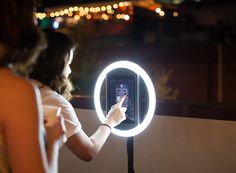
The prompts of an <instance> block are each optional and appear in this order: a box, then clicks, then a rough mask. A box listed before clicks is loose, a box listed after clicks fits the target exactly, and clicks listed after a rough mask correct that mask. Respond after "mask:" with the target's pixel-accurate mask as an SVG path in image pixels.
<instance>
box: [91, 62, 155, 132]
mask: <svg viewBox="0 0 236 173" xmlns="http://www.w3.org/2000/svg"><path fill="white" fill-rule="evenodd" d="M118 68H125V69H129V70H131V71H133V72H134V73H136V74H137V75H139V76H140V77H141V78H142V79H143V81H144V83H145V85H146V87H147V90H148V97H149V106H148V111H147V114H146V116H145V118H144V120H143V121H142V123H141V124H139V125H137V126H136V127H134V128H132V129H129V130H119V129H116V128H113V129H112V133H113V134H116V135H118V136H123V137H130V136H135V135H137V134H139V133H141V132H142V131H143V130H144V129H145V128H146V127H147V126H148V125H149V123H150V122H151V120H152V117H153V115H154V113H155V107H156V94H155V89H154V86H153V83H152V81H151V79H150V77H149V76H148V74H147V73H146V72H145V71H144V70H143V69H142V68H141V67H140V66H139V65H137V64H135V63H133V62H130V61H118V62H114V63H112V64H110V65H109V66H107V67H106V68H105V69H104V70H103V71H102V73H101V74H100V76H99V77H98V79H97V82H96V85H95V89H94V104H95V109H96V112H97V115H98V118H99V119H100V121H101V122H104V121H105V115H104V113H103V110H102V108H101V102H100V93H101V87H102V84H103V81H104V79H105V78H106V76H107V74H108V73H109V72H111V71H112V70H115V69H118Z"/></svg>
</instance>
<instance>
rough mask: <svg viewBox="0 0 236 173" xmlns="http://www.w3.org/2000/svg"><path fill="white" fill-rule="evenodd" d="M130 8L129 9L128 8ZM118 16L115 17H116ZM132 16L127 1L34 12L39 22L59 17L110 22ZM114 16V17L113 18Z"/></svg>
mask: <svg viewBox="0 0 236 173" xmlns="http://www.w3.org/2000/svg"><path fill="white" fill-rule="evenodd" d="M129 7H130V8H129ZM118 14H119V15H120V16H119V17H117V15H118ZM132 15H133V4H132V3H131V2H129V1H124V2H119V3H113V4H107V5H100V6H93V7H92V6H90V7H89V6H83V7H82V6H81V7H79V6H73V7H72V6H71V7H67V8H64V9H47V10H46V12H45V13H40V12H36V13H35V17H36V18H37V19H39V20H43V19H44V18H57V17H59V16H61V17H63V16H64V17H66V18H67V19H69V18H72V19H74V20H77V21H78V20H80V19H81V18H85V19H87V20H90V19H94V20H98V19H100V20H111V19H119V20H120V19H122V20H130V17H131V16H132ZM115 16H116V17H115Z"/></svg>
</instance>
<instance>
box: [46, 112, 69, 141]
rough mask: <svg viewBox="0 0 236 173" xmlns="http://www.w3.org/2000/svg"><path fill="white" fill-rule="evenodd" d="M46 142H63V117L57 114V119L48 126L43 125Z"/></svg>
mask: <svg viewBox="0 0 236 173" xmlns="http://www.w3.org/2000/svg"><path fill="white" fill-rule="evenodd" d="M45 129H46V135H47V143H51V144H53V143H59V145H62V144H63V143H64V142H65V124H64V118H63V117H62V116H58V117H57V120H56V121H55V122H54V123H53V124H51V125H50V126H48V125H47V126H45Z"/></svg>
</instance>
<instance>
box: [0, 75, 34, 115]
mask: <svg viewBox="0 0 236 173" xmlns="http://www.w3.org/2000/svg"><path fill="white" fill-rule="evenodd" d="M2 77H3V79H4V80H1V82H0V96H1V100H0V105H1V107H2V109H1V113H3V115H6V116H7V117H9V118H10V117H11V115H14V114H15V113H17V114H20V112H22V114H23V112H24V111H28V110H30V109H35V108H36V106H37V100H36V99H37V96H36V89H35V88H34V87H33V86H32V85H31V84H30V82H29V81H28V80H26V79H24V78H21V77H19V76H16V75H14V74H13V73H6V74H4V75H3V76H2ZM27 109H28V110H27ZM25 113H26V112H25ZM14 116H15V115H14Z"/></svg>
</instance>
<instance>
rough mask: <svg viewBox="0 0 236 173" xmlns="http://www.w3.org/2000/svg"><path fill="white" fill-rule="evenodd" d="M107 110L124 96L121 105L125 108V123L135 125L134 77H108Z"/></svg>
mask: <svg viewBox="0 0 236 173" xmlns="http://www.w3.org/2000/svg"><path fill="white" fill-rule="evenodd" d="M107 82H108V83H107V87H108V88H107V96H108V97H107V99H108V104H107V106H108V107H107V108H108V109H107V110H108V111H109V110H110V107H111V106H112V105H114V104H116V103H117V101H119V99H120V97H121V96H123V95H126V98H125V100H124V102H123V104H122V106H123V107H126V108H127V111H126V120H125V123H135V109H136V108H135V93H136V92H135V77H134V76H125V75H120V76H113V75H112V76H110V77H109V78H108V81H107Z"/></svg>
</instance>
